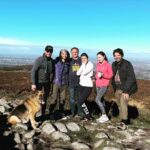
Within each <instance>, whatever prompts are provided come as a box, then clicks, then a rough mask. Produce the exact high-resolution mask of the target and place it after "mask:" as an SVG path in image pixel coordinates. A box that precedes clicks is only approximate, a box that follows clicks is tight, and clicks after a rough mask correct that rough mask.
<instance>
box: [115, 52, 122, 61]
mask: <svg viewBox="0 0 150 150" xmlns="http://www.w3.org/2000/svg"><path fill="white" fill-rule="evenodd" d="M114 59H115V60H116V61H117V62H120V61H121V60H122V56H121V55H120V54H119V53H115V54H114Z"/></svg>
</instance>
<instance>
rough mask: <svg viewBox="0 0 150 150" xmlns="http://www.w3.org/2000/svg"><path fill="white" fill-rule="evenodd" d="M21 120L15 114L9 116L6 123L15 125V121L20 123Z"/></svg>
mask: <svg viewBox="0 0 150 150" xmlns="http://www.w3.org/2000/svg"><path fill="white" fill-rule="evenodd" d="M20 122H21V120H20V119H19V118H18V117H17V116H10V117H9V118H8V123H10V124H12V125H16V124H17V123H20Z"/></svg>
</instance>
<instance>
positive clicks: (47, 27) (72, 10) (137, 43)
mask: <svg viewBox="0 0 150 150" xmlns="http://www.w3.org/2000/svg"><path fill="white" fill-rule="evenodd" d="M149 41H150V1H149V0H105V1H104V0H24V1H23V0H13V1H10V0H2V1H1V2H0V54H3V53H24V54H25V53H26V54H35V53H36V54H40V53H41V52H42V51H43V48H44V47H45V45H47V44H50V45H53V46H55V49H56V51H59V50H60V48H68V49H69V48H70V47H73V46H77V47H79V48H80V49H81V50H82V51H85V50H87V51H90V50H93V54H94V53H95V54H96V52H97V51H99V50H104V51H112V50H113V49H115V48H117V47H120V48H123V49H124V50H125V52H137V53H142V52H147V53H150V44H149Z"/></svg>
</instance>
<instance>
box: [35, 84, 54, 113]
mask: <svg viewBox="0 0 150 150" xmlns="http://www.w3.org/2000/svg"><path fill="white" fill-rule="evenodd" d="M50 87H51V85H50V83H49V82H48V83H38V85H37V90H39V91H41V90H43V91H44V96H43V101H44V104H42V115H44V114H45V110H46V105H47V99H48V97H49V92H50Z"/></svg>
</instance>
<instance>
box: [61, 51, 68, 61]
mask: <svg viewBox="0 0 150 150" xmlns="http://www.w3.org/2000/svg"><path fill="white" fill-rule="evenodd" d="M61 58H62V60H66V59H67V52H66V51H62V52H61Z"/></svg>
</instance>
